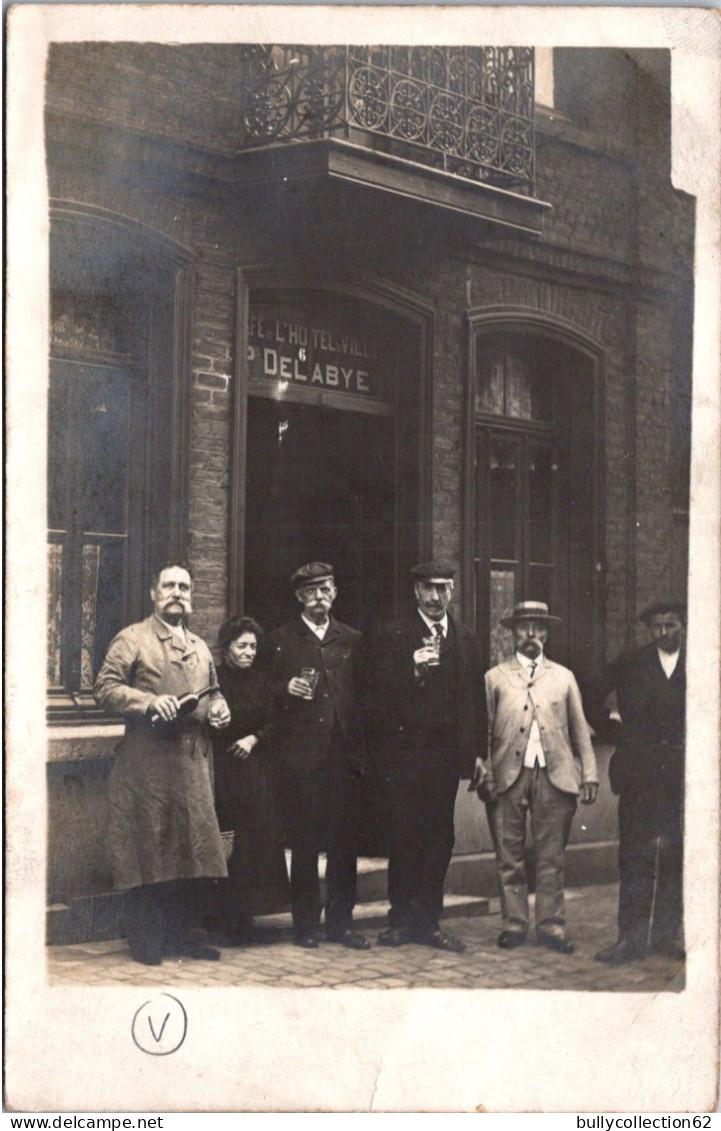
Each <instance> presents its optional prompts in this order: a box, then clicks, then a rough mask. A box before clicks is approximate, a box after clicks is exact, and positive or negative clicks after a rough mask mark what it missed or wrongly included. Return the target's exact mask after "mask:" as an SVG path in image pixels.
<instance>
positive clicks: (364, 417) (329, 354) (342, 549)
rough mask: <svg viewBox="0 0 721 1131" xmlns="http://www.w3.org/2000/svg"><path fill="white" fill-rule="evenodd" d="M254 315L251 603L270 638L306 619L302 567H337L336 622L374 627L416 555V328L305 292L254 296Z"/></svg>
mask: <svg viewBox="0 0 721 1131" xmlns="http://www.w3.org/2000/svg"><path fill="white" fill-rule="evenodd" d="M246 317H247V323H246V325H247V339H246V348H247V365H246V369H245V373H244V377H245V382H246V389H247V400H246V413H245V429H244V434H243V436H242V440H241V441H240V442H239V450H242V451H243V453H244V456H245V459H244V465H243V464H240V465H238V468H237V470H238V471H239V472H240V474H242V475H244V483H243V489H242V498H243V507H242V518H243V523H244V529H243V554H242V568H243V582H242V590H241V589H240V587H239V589H238V592H239V593H240V592H242V607H243V609H244V611H245V612H246V613H247V614H249V615H251V616H255V617H256V618H257V619H258V620H259V621H260V623H261V624H262V625H263V627H264V628H266V629H272V628H273V627H275V626H277V625H278V624H281V623H283V622H284V621H287V620H288V619H289V618H291V617H293V616H295V615H296V614H297V613H298V611H299V606H298V602H297V600H296V598H295V595H294V593H293V591H292V589H291V586H290V578H291V576H292V574H293V573H294V572H295V570H296V569H297V568H298V567H299V566H300V565H302V564H304V563H305V562H308V561H323V562H328V563H330V564H331V565H332V566H333V567H334V569H335V573H336V582H337V585H338V598H337V600H336V604H335V609H334V611H335V614H336V615H337V616H338V618H339V619H340V620H343V621H345V622H346V623H347V624H350V625H352V626H354V627H357V628H360V629H361V631H364V632H366V631H367V630H368V629H369V628H370V627H371V625H372V624H373V623H374V622H376V621H379V620H381V621H384V620H388V619H390V618H392V617H393V616H395V615H397V614H398V608H399V601H400V597H401V585H402V587H403V595H405V591H406V590H407V578H408V569H409V568H410V566H411V564H412V563H413V562H414V561H415V560H417V557H416V555H417V553H418V549H419V529H420V521H419V511H420V503H419V499H420V458H419V457H420V451H419V444H420V440H419V437H420V434H421V416H422V411H423V410H422V405H423V395H422V390H423V388H424V379H423V372H424V365H423V357H422V344H421V343H422V340H423V336H422V333H421V327H420V323H419V321H417V320H415V321H414V319H413V318H412V317H411V316H406V315H405V314H402V313H398V312H397V311H396V310H395V309H393V308H392V307H390V306H389V305H387V304H386V303H382V302H380V301H378V302H375V301H371V300H370V299H368V298H362V297H360V296H359V295H357V294H353V295H349V294H348V295H347V294H343V293H330V292H328V291H314V290H304V289H302V288H298V289H296V290H293V289H284V290H271V289H268V290H261V289H257V290H255V291H251V293H250V296H249V302H248V308H247V315H246ZM237 494H238V495H240V494H241V492H240V491H237ZM401 577H402V582H401ZM236 603H237V604H238V603H241V602H238V601H237V599H236Z"/></svg>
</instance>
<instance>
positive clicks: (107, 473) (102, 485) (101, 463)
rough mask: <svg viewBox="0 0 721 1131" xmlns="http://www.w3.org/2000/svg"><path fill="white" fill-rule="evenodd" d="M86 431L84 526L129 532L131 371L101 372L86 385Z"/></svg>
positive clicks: (84, 406) (84, 445) (106, 530)
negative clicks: (127, 505) (129, 377)
mask: <svg viewBox="0 0 721 1131" xmlns="http://www.w3.org/2000/svg"><path fill="white" fill-rule="evenodd" d="M81 397H82V404H83V409H84V411H83V417H84V422H85V434H84V436H83V438H82V442H83V448H84V452H85V467H84V470H85V475H84V488H85V491H84V494H85V500H84V502H85V506H84V511H83V529H84V530H95V531H100V532H103V533H117V534H121V533H122V534H124V533H125V525H126V520H125V513H126V491H127V486H126V484H127V470H128V407H129V405H128V402H129V388H128V380H127V374H126V373H124V372H120V373H112V372H111V373H99V372H98V371H97V370H96V371H95V372H94V373H93V374H92V376H88V377H87V378H85V380H84V381H83V384H82V391H81Z"/></svg>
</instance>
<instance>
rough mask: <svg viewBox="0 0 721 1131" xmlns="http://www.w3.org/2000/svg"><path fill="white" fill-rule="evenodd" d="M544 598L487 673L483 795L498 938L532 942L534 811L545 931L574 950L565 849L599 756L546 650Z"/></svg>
mask: <svg viewBox="0 0 721 1131" xmlns="http://www.w3.org/2000/svg"><path fill="white" fill-rule="evenodd" d="M558 620H559V618H558V617H553V616H551V615H550V614H549V611H548V606H547V605H546V604H545V603H544V602H542V601H521V602H519V603H518V604H517V605H516V606H515V608H514V610H513V613H512V615H510V616H508V617H504V618H503V619H502V620H501V624H502V625H503V626H504V628H510V629H511V631H512V632H513V638H514V646H515V652H514V654H513V656H511V657H510V658H509V659H507V660H504V661H503V662H502V663H501V664H498V665H497V667H495V668H492V669H491V671H489V672H487V674H486V694H487V698H488V717H489V724H490V733H491V767H490V773H489V774H488V775H487V776H486V780H485V782H484V783H483V784H482V786H481V789H480V791H479V795H480V796H483V795H484V791H485V795H486V796H485V799H486V800H487V802H488V819H489V825H490V827H491V832H492V834H493V839H494V844H495V848H496V856H497V861H498V875H499V883H500V890H501V911H502V914H503V930H502V931H501V933H500V935H499V936H498V945H499V946H500V947H502V948H503V949H506V950H509V949H513V948H514V947H517V946H521V945H522V944H523V943H525V941H526V936H527V933H528V925H529V913H528V882H527V876H526V856H525V845H526V821H527V814H530V821H531V830H532V833H533V849H534V856H535V864H536V937H537V939H538V942H539V943H541V945H542V946H546V947H548V948H549V949H551V950H556V951H559V952H560V953H561V954H570V953H571V952H572V951H573V943H571V942H569V940H567V939H566V937H565V926H566V917H565V905H564V892H563V863H564V852H565V848H566V845H567V843H568V838H569V835H570V831H571V823H572V821H573V816H574V813H575V811H576V806H577V803H578V797H579V793H580V798H581V802H582V804H586V805H589V804H593V802H594V801H595V800H596V795H597V792H598V777H597V774H596V757H595V755H594V752H593V747H592V745H591V735H590V731H589V727H588V723H587V722H586V718H585V715H584V712H583V704H582V702H581V693H580V691H579V688H578V684H577V683H576V680H575V678H574V675H573V673H572V672H570V671H569V670H568V668H565V667H563V666H562V665H561V664H557V663H554V662H553V661H551V660H549V659H548V658H547V657H546V656H545V654H544V646H545V643H546V640H547V638H548V631H549V627H550V625H551V624H553V623H554V622H558Z"/></svg>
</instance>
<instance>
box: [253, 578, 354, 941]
mask: <svg viewBox="0 0 721 1131" xmlns="http://www.w3.org/2000/svg"><path fill="white" fill-rule="evenodd" d="M291 585H292V586H293V589H294V591H295V595H296V597H297V599H298V602H299V603H300V605H301V606H302V609H301V611H300V613H299V615H298V616H297V617H296V618H295V619H294V620H292V621H289V622H288V623H287V624H284V625H282V626H281V627H280V628H277V629H275V631H274V632H272V633H270V635H269V637H268V661H267V663H268V673H269V675H270V678H271V680H272V681H273V683H274V684H275V686H276V689H277V691H278V692H279V694H280V696H281V698H282V702H283V708H284V709H283V712H282V714H281V718H280V721H279V726H278V732H277V736H276V741H277V743H278V755H279V762H280V766H281V771H280V772H281V781H280V793H281V799H282V802H283V808H284V810H285V815H286V820H287V824H288V831H289V837H290V848H291V876H290V886H291V905H292V914H293V927H294V931H295V942H296V945H297V946H301V947H305V948H311V949H314V948H316V947H317V946H318V926H319V923H320V916H321V910H322V904H321V895H320V882H319V876H318V856H319V853H320V852H321V851H323V850H324V849H325V850H326V852H327V867H326V885H327V901H326V908H325V926H326V937H327V938H328V940H329V941H330V942H336V943H341V944H342V945H343V946H346V947H349V948H350V949H352V950H366V949H367V948H368V946H369V945H370V944H369V943H368V940H367V939H366V938H364V936H363V935H362V934H360V933H359V932H358V931H356V930H355V929H354V927H353V907H354V905H355V898H356V871H357V833H358V828H357V825H358V819H359V804H360V785H361V781H360V779H361V773H362V742H361V726H360V716H359V710H358V703H357V692H356V670H355V668H356V653H357V649H358V645H359V643H360V639H361V634H360V632H358V631H357V630H356V629H354V628H350V627H349V626H348V625H346V624H342V623H341V622H340V621H338V620H336V619H335V617H333V616H331V613H330V611H331V608H332V606H333V602H334V601H335V599H336V596H337V593H338V590H337V588H336V584H335V578H334V576H333V567H332V566H331V565H328V563H326V562H308V563H307V564H306V565H304V566H301V567H300V569H298V570H296V572H295V573H294V574H293V576H292V578H291ZM309 679H310V682H309Z"/></svg>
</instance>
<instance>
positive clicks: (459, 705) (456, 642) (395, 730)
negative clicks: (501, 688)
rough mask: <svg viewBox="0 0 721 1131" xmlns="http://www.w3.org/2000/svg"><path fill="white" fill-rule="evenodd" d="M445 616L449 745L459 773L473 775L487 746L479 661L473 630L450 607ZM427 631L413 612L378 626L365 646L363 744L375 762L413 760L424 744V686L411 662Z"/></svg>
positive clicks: (398, 763) (400, 764)
mask: <svg viewBox="0 0 721 1131" xmlns="http://www.w3.org/2000/svg"><path fill="white" fill-rule="evenodd" d="M448 621H449V626H450V632H449V638H448V640H449V646H452V647H453V648H454V649H456V650H457V655H456V656H455V657H454V658H453V659H454V663H455V665H456V667H455V672H456V680H455V687H454V689H453V692H452V695H453V702H452V704H450V705H449V706H450V710H449V715H450V717H451V718H452V724H451V729H450V731H449V733H448V735H447V740H448V748H449V751H452V752H454V753H455V754H456V755H457V768H458V776H459V777H461V778H471V777H473V771H474V767H475V762H476V758H478V757H481V758H485V757H486V754H487V747H488V713H487V708H486V695H485V687H484V682H483V661H482V657H481V649H480V644H479V641H478V638H477V637H476V635H475V633H473V632H471V630H470V629H469V628H466V626H465V625H464V624H461V622H460V621H459V620H457V619H456V618H455V617H454V616H452V615H451V614H450V613H449V614H448ZM428 635H429V629H428V626H427V624H426V623H425V621H424V620H423V619H422V617H421V616H420V615H418V614H416V615H415V616H410V617H404V618H402V619H400V620H396V621H392V622H391V623H390V624H388V625H386V626H384V627H383V628H381V629H380V630H379V631H378V633H377V634H376V635H375V636H374V637H373V639H372V640H371V641H370V643H369V646H368V648H367V649H366V650H365V657H364V661H365V662H364V665H363V669H364V689H365V690H364V696H365V702H366V715H367V721H368V730H367V745H368V751H369V756H371V757H372V758H373V760H374V762H375V765H376V767H377V768H380V767H381V766H382V765H383V764H387V765H389V766H390V767H391V768H392V767H393V766H394V765H395V767H396V768H397V769H400V770H402V769H403V768H404V764H405V763H408V765H409V766H412V764H413V755H414V753H415V752H416V751H418V750H420V749H424V748H425V747H426V746H427V745H428V734H429V730H428V719H427V717H426V707H425V704H426V699H427V696H426V689H425V687H424V685H423V684H422V683H421V681H419V680H418V679H417V678H416V676H415V674H414V665H413V653H414V652H415V651H416V650H417V649H418V648H420V647H422V644H423V638H424V637H427V636H428ZM444 647H445V645H444ZM445 654H446V653H445V651H444V652H442V660H441V662H442V663H443V662H444V660H443V657H444V656H445Z"/></svg>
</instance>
